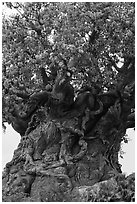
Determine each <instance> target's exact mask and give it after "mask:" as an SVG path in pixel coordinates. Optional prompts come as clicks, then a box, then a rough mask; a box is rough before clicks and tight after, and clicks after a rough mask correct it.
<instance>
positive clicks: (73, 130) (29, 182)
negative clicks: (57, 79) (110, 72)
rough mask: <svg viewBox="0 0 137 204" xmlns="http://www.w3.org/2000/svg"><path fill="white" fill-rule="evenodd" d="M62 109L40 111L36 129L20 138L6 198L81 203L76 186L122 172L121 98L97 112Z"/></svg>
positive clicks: (7, 176)
mask: <svg viewBox="0 0 137 204" xmlns="http://www.w3.org/2000/svg"><path fill="white" fill-rule="evenodd" d="M112 101H113V100H112V99H111V102H112ZM107 103H109V102H108V101H107ZM106 107H107V108H106ZM123 107H124V106H123ZM61 108H62V106H61V107H60V106H59V105H57V106H55V104H54V106H53V107H51V108H50V110H49V112H48V114H47V108H44V109H43V110H42V111H41V112H40V111H39V114H38V115H37V126H36V128H35V129H34V130H33V131H31V132H30V133H29V134H27V135H25V136H23V137H22V138H21V141H20V143H19V145H18V148H17V150H15V152H14V156H13V159H12V161H11V162H9V163H8V164H7V165H6V168H5V171H4V173H3V200H4V201H12V202H13V201H21V202H23V201H41V202H42V201H43V202H46V201H79V200H78V199H77V196H76V191H77V189H79V188H81V187H82V186H87V187H88V186H93V185H94V184H96V183H98V182H102V181H105V180H109V179H110V178H112V177H115V176H116V175H117V174H119V173H121V168H120V164H119V162H118V152H119V150H120V144H121V141H122V138H123V136H124V134H125V131H126V128H125V121H124V118H125V115H123V114H125V111H124V109H122V108H121V103H120V101H119V100H114V102H112V104H111V103H110V104H109V106H108V104H107V106H106V104H105V102H103V110H102V111H101V112H100V113H98V114H95V111H94V112H93V111H91V110H89V108H88V107H87V106H84V108H83V107H81V108H80V109H78V110H75V109H74V110H71V111H69V112H67V113H66V114H65V113H64V112H61ZM127 112H128V111H127ZM61 114H62V116H61ZM57 116H58V117H57ZM38 121H39V122H38ZM80 201H81V200H80ZM83 201H84V200H83Z"/></svg>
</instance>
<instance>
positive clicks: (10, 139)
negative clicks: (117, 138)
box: [2, 125, 135, 175]
mask: <svg viewBox="0 0 137 204" xmlns="http://www.w3.org/2000/svg"><path fill="white" fill-rule="evenodd" d="M127 134H128V136H129V138H130V141H129V142H128V144H125V143H124V144H123V145H122V146H123V147H122V150H123V151H124V152H125V154H124V155H123V157H124V158H123V159H121V158H120V160H119V161H120V164H122V171H123V172H125V173H126V174H127V175H129V174H131V173H133V172H135V132H134V130H133V129H128V131H127ZM19 141H20V135H19V134H18V133H17V132H15V131H14V130H13V128H12V127H11V126H10V125H7V130H6V133H5V134H4V133H3V136H2V168H4V167H5V164H6V163H7V162H9V161H11V159H12V157H13V152H14V150H15V149H16V148H17V146H18V144H19Z"/></svg>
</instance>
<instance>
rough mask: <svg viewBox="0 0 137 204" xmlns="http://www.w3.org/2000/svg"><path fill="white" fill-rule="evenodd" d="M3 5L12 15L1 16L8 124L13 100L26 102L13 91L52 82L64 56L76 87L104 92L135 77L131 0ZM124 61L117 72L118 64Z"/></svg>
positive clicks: (26, 92) (30, 90) (40, 87)
mask: <svg viewBox="0 0 137 204" xmlns="http://www.w3.org/2000/svg"><path fill="white" fill-rule="evenodd" d="M4 6H6V7H8V8H10V9H11V10H13V12H14V14H12V15H11V16H9V17H7V16H5V15H4V14H3V31H2V32H3V38H2V41H3V61H2V65H3V67H2V72H3V122H9V123H10V121H11V117H10V112H11V109H12V106H13V104H19V102H22V104H23V103H25V102H26V99H27V97H26V98H25V99H21V98H20V97H19V96H17V93H18V91H21V92H22V94H24V95H25V96H28V95H31V94H32V93H34V92H36V91H40V90H44V89H45V86H46V85H47V84H48V83H50V85H52V84H53V83H54V79H55V77H56V74H57V71H58V70H59V69H61V68H62V62H64V60H65V62H66V63H67V66H68V68H69V69H70V70H72V72H73V76H72V85H73V87H74V88H75V91H77V89H79V88H80V87H81V86H84V85H85V84H87V85H93V84H97V85H98V87H100V92H103V91H105V90H112V89H116V88H119V87H120V88H121V87H123V86H124V87H125V86H126V85H127V84H128V83H129V84H131V82H133V81H134V55H135V53H134V45H135V27H134V23H135V19H134V18H135V4H134V3H133V2H125V3H123V2H109V3H108V2H106V3H99V2H98V3H96V2H67V3H63V2H61V3H60V2H58V3H55V2H51V3H48V2H44V3H34V2H33V3H30V2H28V3H5V4H4ZM127 59H129V63H127V66H126V68H125V69H121V70H123V73H121V72H120V70H119V69H118V67H121V66H122V65H123V64H124V65H125V62H126V60H127ZM131 59H132V60H131ZM131 61H132V64H131V65H132V66H130V67H129V65H130V62H131ZM44 74H45V75H44ZM125 77H126V78H125ZM46 80H48V82H47V81H46ZM123 83H125V84H124V85H123ZM128 91H129V89H128ZM132 91H133V90H131V87H130V92H132ZM133 107H134V105H133V106H132V107H131V108H132V110H133Z"/></svg>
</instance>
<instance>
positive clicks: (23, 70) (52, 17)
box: [2, 2, 135, 201]
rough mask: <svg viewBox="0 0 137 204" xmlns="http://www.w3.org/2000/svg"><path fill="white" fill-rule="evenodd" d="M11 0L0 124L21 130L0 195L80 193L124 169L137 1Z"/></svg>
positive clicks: (64, 196) (56, 197)
mask: <svg viewBox="0 0 137 204" xmlns="http://www.w3.org/2000/svg"><path fill="white" fill-rule="evenodd" d="M4 5H5V6H7V7H9V8H10V9H16V11H17V12H16V14H15V15H12V16H10V18H7V17H6V16H4V15H3V38H2V41H3V59H2V60H3V61H2V73H3V76H2V80H3V81H2V86H3V95H2V100H3V127H4V123H5V122H8V123H9V124H11V125H12V127H13V128H14V129H15V130H16V131H17V132H18V133H20V135H21V140H20V143H19V145H18V148H17V150H15V152H14V156H13V159H12V161H11V162H9V163H7V165H6V167H5V171H4V175H3V185H4V188H3V189H4V190H3V200H5V201H24V200H25V199H26V201H37V199H39V201H69V199H70V197H71V201H73V198H72V197H73V193H74V192H75V190H76V189H77V188H78V187H80V186H85V185H86V186H93V185H94V184H96V183H98V182H103V181H105V180H109V179H110V178H113V177H116V176H117V175H118V174H120V173H122V172H121V166H120V164H119V162H118V153H119V151H120V144H121V142H122V141H123V140H124V141H125V140H126V130H127V129H128V128H133V127H134V126H135V124H134V123H135V118H134V112H135V111H134V109H135V101H134V97H135V78H134V76H135V50H134V47H135V28H134V22H135V15H134V13H135V4H134V3H133V2H126V3H123V2H116V3H115V2H109V3H107V2H106V3H99V2H98V3H96V2H67V3H66V2H65V3H63V2H61V3H60V2H58V3H55V2H51V3H47V2H44V3H40V2H39V3H35V2H33V3H10V2H8V3H5V4H4ZM41 176H43V177H41ZM49 183H50V185H49ZM7 186H8V188H7ZM40 186H43V190H41V187H40ZM68 191H69V192H71V193H68ZM50 192H51V194H52V195H50ZM13 194H14V195H13ZM114 194H115V193H114ZM116 195H117V194H116ZM121 195H122V196H121V197H122V198H119V199H122V201H127V197H124V195H123V194H121ZM27 196H28V197H27ZM132 197H133V195H130V196H129V197H128V199H129V200H130V201H131V200H132ZM23 199H24V200H23ZM116 199H118V198H114V197H113V199H112V197H111V199H110V200H109V201H115V200H116ZM91 201H93V200H91Z"/></svg>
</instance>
